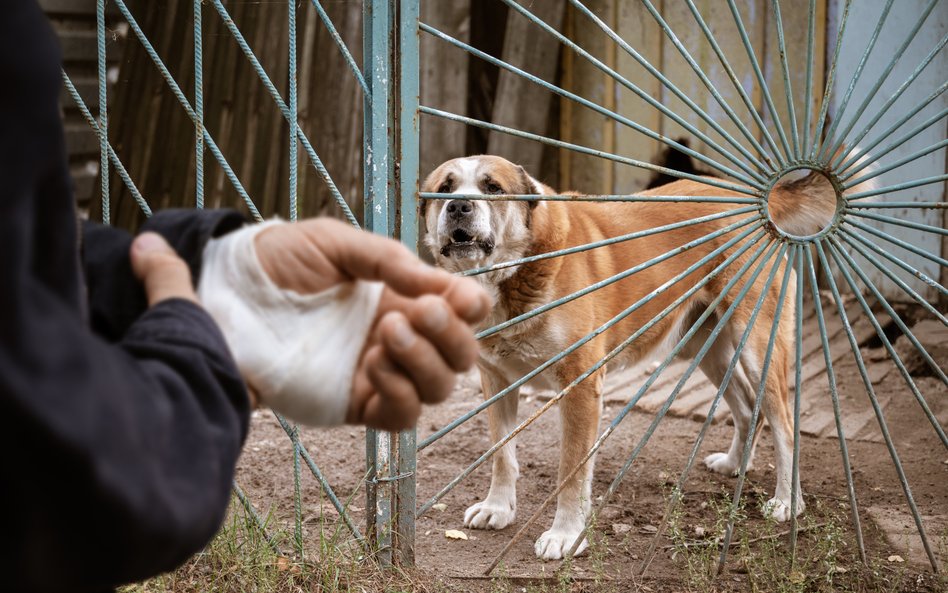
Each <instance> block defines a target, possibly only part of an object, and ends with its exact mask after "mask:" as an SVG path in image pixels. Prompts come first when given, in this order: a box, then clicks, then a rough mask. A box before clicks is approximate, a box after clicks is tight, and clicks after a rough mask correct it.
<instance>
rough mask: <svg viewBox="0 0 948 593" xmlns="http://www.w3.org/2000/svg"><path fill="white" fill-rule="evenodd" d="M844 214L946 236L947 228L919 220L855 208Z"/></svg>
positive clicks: (946, 177)
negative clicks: (913, 220)
mask: <svg viewBox="0 0 948 593" xmlns="http://www.w3.org/2000/svg"><path fill="white" fill-rule="evenodd" d="M942 177H943V178H944V179H948V175H943V176H942ZM846 214H848V215H852V216H858V217H860V218H868V219H871V220H877V221H879V222H887V223H889V224H894V225H896V226H901V227H905V228H907V229H914V230H916V231H922V232H925V233H934V234H936V235H943V236H948V229H946V228H943V227H937V226H932V225H930V224H922V223H920V222H912V221H911V220H902V219H901V218H895V217H894V216H886V215H884V214H875V213H873V212H863V211H860V210H855V209H849V208H847V209H846Z"/></svg>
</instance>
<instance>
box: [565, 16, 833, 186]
mask: <svg viewBox="0 0 948 593" xmlns="http://www.w3.org/2000/svg"><path fill="white" fill-rule="evenodd" d="M585 4H586V5H587V6H588V7H590V8H591V9H592V10H593V11H594V12H595V13H596V14H597V15H598V16H599V17H600V18H601V19H602V20H603V21H604V22H605V23H606V24H607V25H609V27H610V28H612V29H613V30H614V31H616V32H617V33H618V34H619V35H621V36H622V38H623V39H625V40H626V41H627V42H629V44H630V45H631V46H632V47H633V48H635V49H636V50H637V51H638V52H639V54H641V55H642V57H643V58H645V59H646V60H647V61H648V62H649V63H651V64H652V65H654V66H655V67H657V68H658V69H659V70H661V72H662V73H663V74H664V75H665V76H667V77H668V79H669V80H670V81H671V82H673V83H674V84H675V85H676V86H677V87H678V88H679V89H680V90H681V91H682V92H683V93H684V94H685V95H686V96H688V97H689V98H690V99H692V100H693V101H694V102H695V103H696V104H697V105H698V106H699V107H700V108H701V109H703V110H704V111H705V112H706V113H707V114H708V115H710V116H711V118H712V119H713V120H714V121H715V122H717V123H719V124H720V125H721V126H722V127H723V128H724V130H725V131H727V132H728V133H729V134H730V135H731V136H732V137H733V138H734V139H735V140H738V141H740V142H741V144H743V145H744V146H746V147H748V149H749V150H750V151H751V152H752V153H753V152H755V151H753V149H752V148H750V143H749V142H748V140H747V139H746V138H745V137H744V136H742V135H741V134H740V132H739V129H738V126H737V125H736V124H735V123H733V122H732V121H731V120H730V118H729V117H728V115H727V113H726V112H725V110H724V109H723V108H722V107H721V105H720V104H719V103H718V102H717V101H716V100H715V99H714V97H713V96H712V94H711V93H710V92H709V91H708V89H707V87H706V86H705V85H704V83H703V82H702V81H701V80H700V78H699V77H698V76H697V75H696V74H695V72H694V71H693V70H692V68H691V67H690V66H689V65H688V63H687V62H686V60H685V59H684V58H683V57H682V56H681V55H680V53H679V52H678V50H677V49H676V48H675V46H674V45H673V43H672V42H671V40H670V39H669V38H668V37H667V36H666V35H665V33H664V32H663V31H662V30H661V28H660V27H659V25H658V24H657V22H656V20H655V19H654V18H653V17H652V15H651V14H650V13H649V11H648V10H647V9H646V7H645V6H644V5H643V4H642V3H640V2H623V1H622V0H587V1H586V2H585ZM653 4H654V5H655V7H656V8H657V9H658V11H659V12H660V14H661V15H662V17H663V18H664V20H665V21H666V23H667V24H668V26H669V27H670V28H671V30H672V31H673V32H674V33H675V35H676V37H677V38H678V39H679V40H680V41H681V43H682V44H683V45H684V46H685V48H687V49H688V51H689V53H690V54H691V56H692V58H693V59H694V60H695V62H696V63H697V64H698V65H699V66H700V67H701V69H702V71H704V72H705V73H706V74H707V76H708V78H709V79H710V80H711V81H712V82H713V83H714V86H715V88H716V89H717V90H718V91H719V92H720V94H721V96H722V97H723V99H724V100H725V102H726V103H727V104H728V105H730V106H731V107H732V109H733V110H734V112H735V114H736V115H737V118H738V119H739V120H740V121H741V122H743V123H744V124H745V125H746V126H747V128H748V129H749V130H750V132H751V134H752V135H753V136H754V137H755V138H756V139H757V140H758V141H761V143H762V141H763V136H762V134H761V132H760V130H759V129H758V128H757V126H755V125H754V123H753V120H752V118H751V115H750V112H749V111H748V110H747V109H746V108H745V106H744V104H743V102H742V100H741V99H740V96H739V93H738V92H737V90H736V89H735V87H734V85H733V84H732V82H731V81H730V79H729V78H728V76H727V74H726V71H725V69H724V68H723V66H722V65H721V63H720V61H719V60H718V58H717V56H716V55H715V54H714V52H713V50H712V47H711V45H710V44H709V43H708V41H707V39H706V38H705V36H704V34H703V33H702V32H701V30H700V28H699V27H698V25H697V24H696V21H695V18H694V16H693V15H692V14H691V11H690V10H689V9H688V7H687V5H686V4H685V3H684V2H673V1H670V0H655V1H654V2H653ZM738 4H739V7H740V11H741V18H742V20H743V23H744V26H745V28H746V29H747V33H748V37H749V38H750V40H751V43H752V45H753V48H754V51H755V53H756V55H757V57H758V60H760V65H761V68H762V70H763V72H764V74H765V80H766V81H767V84H768V86H769V88H770V89H771V93H772V95H773V97H774V102H775V105H776V108H777V112H778V115H779V117H780V119H781V121H783V122H785V125H789V116H788V115H787V105H786V100H785V99H784V98H783V97H784V94H783V93H784V83H783V70H782V66H781V65H780V62H779V59H780V58H779V53H778V51H777V41H776V25H775V19H774V18H773V15H772V13H771V9H770V2H769V1H767V0H748V1H745V2H740V3H738ZM784 4H787V3H784ZM695 5H696V6H697V8H698V10H699V12H700V13H701V14H702V16H703V17H704V19H705V21H706V22H707V24H708V26H709V27H710V29H711V31H712V33H713V35H714V37H715V39H716V40H717V42H718V44H719V45H720V46H721V48H722V50H723V52H724V54H725V55H726V57H727V58H728V61H729V63H730V65H731V67H732V68H733V69H734V71H735V72H736V73H737V76H738V79H739V80H740V82H741V85H742V87H743V88H744V90H745V92H746V93H747V94H748V95H749V96H750V98H751V101H752V104H753V105H754V107H755V108H756V109H757V111H758V113H762V114H763V115H764V120H765V122H767V124H768V125H769V126H770V129H771V133H772V134H773V136H774V138H775V139H776V138H777V135H776V132H775V131H774V128H773V121H774V118H773V117H772V116H771V114H770V112H769V111H768V110H767V109H766V107H765V106H764V103H763V95H762V93H761V90H760V85H759V84H757V81H756V79H755V77H754V76H753V70H752V69H751V62H750V59H749V57H748V54H747V51H746V49H745V48H744V45H743V43H742V41H741V38H740V36H739V35H738V29H737V26H736V24H735V22H734V18H733V16H732V14H731V12H730V10H729V9H728V7H727V5H726V4H725V3H722V2H717V1H715V0H697V1H696V2H695ZM817 7H818V13H817V23H818V26H817V33H818V35H817V41H816V49H815V52H816V56H817V57H818V59H817V60H816V64H815V70H814V80H815V81H817V85H818V86H819V85H821V84H822V82H821V81H822V79H823V62H822V59H821V58H820V57H821V56H823V55H824V52H825V40H824V31H825V30H824V26H825V0H820V1H818V2H817ZM782 16H783V21H784V29H785V35H786V39H787V50H788V51H787V53H788V55H789V56H791V60H796V62H795V65H793V64H792V65H791V77H790V78H791V87H792V91H793V96H794V101H795V105H797V106H802V104H803V98H804V90H805V84H804V83H805V66H804V64H803V63H802V62H803V61H804V57H805V56H806V37H807V29H806V22H807V11H806V10H785V11H784V13H783V15H782ZM566 18H567V23H568V25H567V27H568V29H569V31H570V34H571V35H572V36H573V38H574V40H576V41H577V43H579V44H580V45H582V47H584V48H585V49H587V50H589V51H590V52H591V53H592V54H593V55H595V56H597V57H598V58H600V59H601V60H602V61H603V62H605V63H606V64H609V65H615V66H616V67H617V70H618V71H619V73H620V74H621V75H622V76H623V77H624V78H626V79H627V80H628V81H629V82H631V83H633V84H635V85H636V86H638V87H639V88H640V89H642V90H643V91H644V92H646V93H648V94H649V95H650V96H652V97H654V98H656V99H659V100H660V101H661V102H662V103H663V104H664V105H666V106H667V107H668V108H669V109H670V110H672V111H673V112H675V113H676V114H678V115H680V116H681V117H682V118H683V119H685V120H686V121H687V122H688V123H690V124H692V125H693V126H695V127H696V128H697V129H698V130H699V131H701V132H703V133H706V134H708V135H709V136H710V137H711V138H712V139H713V140H715V141H716V142H718V143H719V144H721V145H722V146H724V147H726V148H728V149H729V150H730V151H731V152H732V153H735V154H738V153H737V151H736V150H735V149H734V148H733V146H730V145H729V144H728V143H727V142H726V141H725V140H724V139H723V137H722V136H721V135H720V134H718V133H717V132H715V131H714V130H712V129H711V126H710V125H709V124H708V123H707V122H705V121H704V120H703V119H702V118H701V117H699V116H698V115H697V114H696V113H695V112H694V111H692V110H691V109H690V108H689V107H688V106H686V105H685V104H684V103H683V102H682V101H681V100H680V99H678V98H677V97H675V96H674V94H673V93H672V92H671V91H669V90H668V89H667V88H665V87H664V86H663V85H662V84H661V83H660V82H659V81H658V80H657V79H656V78H655V77H653V76H652V75H651V74H649V73H648V72H647V71H646V70H645V69H644V68H642V67H641V66H640V65H639V64H638V63H637V62H636V61H635V60H634V59H633V58H632V57H631V56H630V55H629V54H628V53H627V52H626V51H624V50H623V49H622V48H620V47H619V46H618V45H617V44H615V43H613V42H612V41H611V40H609V39H608V38H607V37H606V35H605V33H603V31H602V30H601V29H600V28H599V27H597V26H596V25H595V24H593V23H592V22H591V21H590V20H589V19H588V18H586V17H585V15H582V14H580V13H578V11H575V10H568V14H567V17H566ZM564 67H565V72H564V77H563V78H564V82H565V84H566V85H568V86H569V88H570V90H573V91H574V92H576V93H577V94H580V95H582V96H584V97H586V98H588V99H590V100H594V101H597V102H599V103H600V104H602V105H605V106H611V105H614V106H615V108H616V110H617V111H618V113H619V114H620V115H623V116H625V117H628V118H629V119H631V120H633V121H635V122H637V123H639V124H641V125H643V126H645V127H647V128H649V129H651V130H653V131H655V132H658V133H660V134H662V135H665V136H668V137H670V138H673V139H679V138H687V139H689V142H690V145H691V146H692V147H693V148H695V149H696V150H698V151H699V152H701V153H702V154H704V155H706V156H708V157H711V158H714V159H715V160H717V161H719V162H723V163H726V161H725V160H724V158H723V157H721V155H720V154H718V153H717V152H716V151H715V150H714V149H713V148H711V147H709V146H706V145H705V144H704V143H703V142H701V141H700V140H698V139H696V138H693V137H692V135H691V134H689V133H687V132H686V131H685V129H684V128H683V127H682V126H680V125H679V124H677V123H676V122H674V121H673V120H672V119H670V118H668V117H666V116H664V115H662V114H661V113H660V112H659V111H658V110H656V109H654V108H653V107H651V106H649V105H648V104H647V103H646V102H645V101H644V100H643V99H641V98H640V97H638V96H636V94H635V93H633V92H632V91H630V90H628V89H627V88H626V87H625V86H623V85H622V84H620V83H619V82H617V81H615V80H613V79H612V78H610V77H609V76H607V75H606V74H604V73H603V72H601V71H600V70H598V69H596V68H595V66H593V65H592V64H590V63H589V62H588V61H587V60H585V59H583V58H581V57H579V56H574V55H568V56H566V57H565V60H564ZM815 108H816V107H814V109H815ZM800 109H802V107H800ZM563 111H564V114H566V116H565V117H564V120H563V127H562V135H563V137H564V139H567V140H569V141H571V142H574V143H577V144H582V145H585V146H590V147H595V148H600V149H603V150H606V151H609V152H614V153H616V154H618V155H621V156H625V157H630V158H634V159H639V160H643V161H649V162H655V161H656V160H660V158H661V153H662V150H663V145H661V144H660V143H659V142H657V141H654V140H651V139H649V138H648V137H646V136H644V135H642V134H639V133H638V132H636V131H634V130H632V129H630V128H628V127H626V126H624V125H622V124H619V123H616V122H613V121H610V120H609V119H608V118H606V117H604V116H602V115H598V114H595V113H592V112H591V111H590V110H588V109H585V108H583V107H577V106H564V107H563ZM797 115H798V117H800V119H801V125H802V113H799V112H798V114H797ZM778 142H779V140H778ZM738 156H739V155H738ZM560 158H561V171H562V177H563V179H564V181H565V184H566V185H568V186H569V187H570V188H571V189H575V190H578V191H584V192H601V193H613V192H615V193H628V192H632V191H637V190H640V189H642V188H643V187H645V185H646V184H647V183H648V181H649V179H650V178H651V173H650V172H648V171H645V170H642V169H637V168H634V167H629V166H627V165H622V164H617V163H605V162H602V161H601V160H600V159H595V158H594V157H586V156H581V155H576V154H570V153H568V152H567V151H563V152H562V153H561V155H560ZM705 168H706V167H705Z"/></svg>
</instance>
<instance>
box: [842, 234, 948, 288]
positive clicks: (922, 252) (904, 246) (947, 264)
mask: <svg viewBox="0 0 948 593" xmlns="http://www.w3.org/2000/svg"><path fill="white" fill-rule="evenodd" d="M843 224H848V225H850V226H853V227H855V228H857V229H860V230H863V231H866V232H867V233H869V234H870V235H875V236H876V237H879V238H880V239H884V240H886V241H888V242H889V243H892V244H893V245H898V246H899V247H901V248H902V249H906V250H908V251H911V252H912V253H914V254H915V255H918V256H920V257H924V258H925V259H927V260H929V261H933V262H935V263H936V264H938V265H940V266H941V267H943V268H948V260H946V259H944V258H941V257H938V256H937V255H935V254H933V253H929V252H927V251H925V250H924V249H919V248H918V247H916V246H914V245H912V244H911V243H906V242H905V241H903V240H902V239H899V238H898V237H894V236H892V235H890V234H889V233H886V232H884V231H880V230H879V229H876V228H873V227H871V226H869V225H867V224H863V223H862V222H859V221H858V220H853V219H852V218H849V217H847V218H843ZM916 275H918V274H916ZM929 284H931V283H930V282H929Z"/></svg>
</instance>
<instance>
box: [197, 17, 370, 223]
mask: <svg viewBox="0 0 948 593" xmlns="http://www.w3.org/2000/svg"><path fill="white" fill-rule="evenodd" d="M213 2H214V8H216V9H217V12H218V14H219V15H220V17H221V20H222V21H223V22H224V26H225V27H227V30H228V31H230V34H231V35H232V36H233V37H234V40H235V41H236V42H237V45H238V47H240V50H241V51H242V52H243V53H244V55H245V56H246V57H247V59H248V60H249V61H250V64H251V66H253V69H254V71H255V72H256V73H257V77H258V78H260V81H261V82H262V83H263V86H264V87H266V89H267V91H268V92H269V93H270V96H271V97H273V100H274V101H276V104H277V107H279V108H280V111H281V112H282V113H283V117H285V118H286V121H287V122H288V123H291V124H292V119H293V117H292V115H291V114H290V108H289V106H288V105H287V104H286V102H285V101H284V100H283V97H282V96H281V95H280V92H279V91H278V90H277V88H276V87H275V86H274V85H273V81H271V80H270V77H269V76H268V75H267V73H266V71H265V70H264V69H263V66H262V65H261V64H260V60H258V59H257V56H256V55H255V54H254V53H253V50H252V49H250V45H249V44H248V43H247V40H246V39H244V36H243V34H242V33H241V32H240V29H238V28H237V25H236V24H234V19H232V18H231V16H230V14H229V13H228V12H227V9H226V8H224V5H223V4H222V3H221V0H213ZM366 97H367V98H368V95H366ZM296 131H297V136H298V137H299V141H300V143H301V144H302V145H303V150H305V151H306V154H307V156H308V157H309V160H310V162H311V163H312V164H313V167H314V168H315V169H316V172H317V173H318V174H319V176H320V177H321V178H322V180H323V181H324V182H325V183H326V186H327V187H328V188H329V192H330V193H331V194H332V196H333V198H334V199H335V200H336V204H337V205H338V206H339V208H341V209H342V213H343V215H345V217H346V219H347V220H348V221H349V222H350V223H351V224H352V225H353V226H355V227H358V226H359V221H358V220H356V217H355V215H353V214H352V210H351V209H350V208H349V204H347V203H346V199H345V198H344V197H343V196H342V193H341V192H340V191H339V188H337V187H336V183H335V182H334V181H333V180H332V177H331V176H330V175H329V171H327V170H326V166H325V165H323V162H322V160H321V159H320V158H319V155H317V154H316V150H315V149H314V148H313V145H312V144H311V143H310V141H309V138H307V137H306V134H305V133H303V129H302V128H300V127H299V125H298V124H297V126H296Z"/></svg>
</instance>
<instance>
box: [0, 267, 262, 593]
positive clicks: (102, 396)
mask: <svg viewBox="0 0 948 593" xmlns="http://www.w3.org/2000/svg"><path fill="white" fill-rule="evenodd" d="M24 288H25V290H24V291H23V292H24V297H25V298H24V299H23V300H22V301H21V302H20V303H19V305H20V306H19V307H18V308H17V309H16V310H14V311H9V312H7V315H15V316H16V321H15V322H12V323H11V322H10V321H11V320H10V319H9V318H7V319H5V320H4V321H5V323H4V328H3V330H4V331H3V332H2V335H0V390H2V391H0V392H2V397H0V424H2V427H0V451H2V453H0V455H2V456H3V459H4V461H3V470H4V471H3V472H2V475H0V491H2V494H0V500H3V501H4V508H6V509H8V511H9V512H8V515H7V517H8V519H7V521H8V525H10V524H11V523H12V529H11V532H10V533H9V534H8V536H10V537H12V538H15V541H16V543H15V545H14V546H13V553H12V555H10V554H5V555H4V557H3V559H2V560H0V564H6V563H7V562H9V566H8V568H10V569H11V570H10V571H5V575H6V576H5V579H9V578H10V576H11V575H12V581H13V582H12V587H13V588H12V589H11V590H49V591H55V590H61V591H65V590H70V591H83V590H96V589H97V588H103V587H108V586H114V585H116V584H118V583H121V582H126V581H130V580H137V579H141V578H145V577H148V576H152V575H155V574H158V573H160V572H164V571H167V570H171V569H172V568H174V567H175V566H177V565H179V564H180V563H182V562H184V561H185V560H186V559H187V558H188V557H189V556H190V555H191V554H193V553H195V552H196V551H198V550H200V549H201V547H203V546H204V545H205V543H206V542H207V541H209V540H210V538H211V537H212V536H213V534H214V533H215V532H216V530H217V529H218V527H219V525H220V523H221V521H222V519H223V515H224V512H225V510H226V508H227V504H228V501H229V498H230V487H231V483H232V480H233V475H234V467H235V464H236V460H237V457H238V455H239V451H240V447H241V445H242V443H243V440H244V438H245V435H246V431H247V421H248V417H249V409H248V401H247V396H246V393H245V388H244V386H243V383H242V381H241V379H240V376H239V374H238V372H237V369H236V368H235V367H234V364H233V361H232V360H231V358H230V356H229V354H228V351H227V348H226V346H225V343H224V340H223V337H222V336H221V335H220V333H219V331H218V329H217V327H216V326H215V324H214V323H213V321H212V320H211V319H210V317H209V316H208V315H207V314H206V313H205V312H204V311H203V310H202V309H201V308H200V307H198V306H197V305H195V304H194V303H192V302H190V301H185V300H180V299H172V300H168V301H164V302H162V303H160V304H159V305H157V306H155V307H153V308H151V309H149V310H148V311H147V312H146V313H144V314H143V315H142V316H141V317H140V318H139V319H138V320H137V321H135V323H133V324H132V326H131V327H130V329H129V331H128V332H127V334H126V335H125V337H124V338H123V339H122V341H121V342H120V343H119V344H118V345H112V344H107V343H105V342H103V341H102V340H100V339H98V338H96V337H95V336H93V335H91V334H90V333H89V332H88V330H87V329H86V328H85V327H83V326H82V325H81V324H80V323H78V322H77V320H76V319H75V317H74V316H73V315H71V314H69V312H68V310H64V309H63V308H62V306H61V305H60V304H59V303H57V302H56V300H55V299H52V298H50V296H49V295H48V294H46V293H45V291H43V290H42V289H38V288H37V287H35V286H29V285H27V286H25V287H24ZM8 583H9V581H8Z"/></svg>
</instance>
